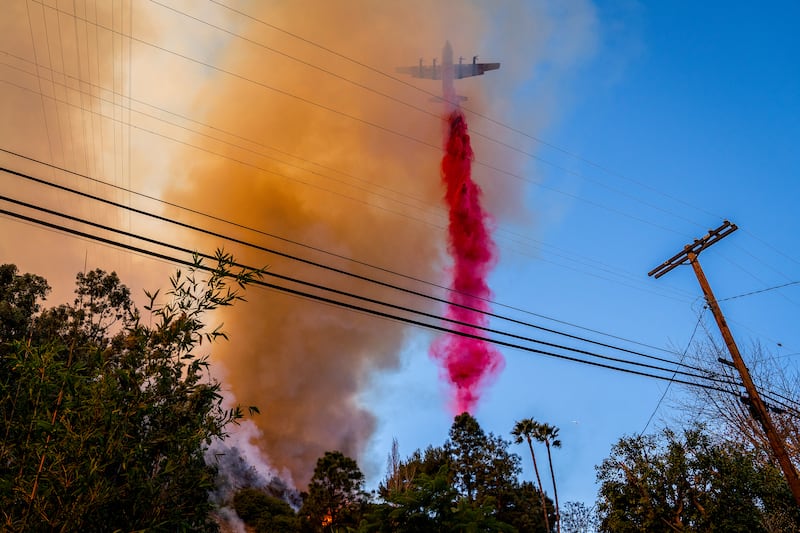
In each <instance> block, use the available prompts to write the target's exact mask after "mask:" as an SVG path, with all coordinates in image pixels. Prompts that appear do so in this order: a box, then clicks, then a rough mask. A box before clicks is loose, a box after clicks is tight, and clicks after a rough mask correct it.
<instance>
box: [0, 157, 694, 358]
mask: <svg viewBox="0 0 800 533" xmlns="http://www.w3.org/2000/svg"><path fill="white" fill-rule="evenodd" d="M0 171H3V172H7V173H9V174H13V175H15V176H18V177H20V178H23V179H27V180H29V181H33V182H35V183H39V184H42V185H46V186H50V187H53V188H56V189H59V190H63V191H65V192H69V193H72V194H76V195H79V196H83V197H85V198H88V199H91V200H94V201H98V202H101V203H105V204H107V205H111V206H113V207H116V208H118V209H123V210H127V211H130V212H133V213H136V214H140V215H143V216H147V217H150V218H153V219H156V220H159V221H161V222H167V223H170V224H174V225H177V226H179V227H182V228H185V229H190V230H192V231H197V232H200V233H203V234H206V235H209V236H213V237H216V238H220V239H223V240H226V241H229V242H232V243H236V244H240V245H243V246H247V247H250V248H253V249H256V250H259V251H262V252H266V253H271V254H274V255H278V256H280V257H283V258H286V259H290V260H293V261H297V262H301V263H303V264H307V265H309V266H314V267H317V268H322V269H325V270H328V271H331V272H334V273H337V274H341V275H345V276H348V277H352V278H354V279H358V280H360V281H366V282H369V283H373V284H376V285H379V286H383V287H386V288H391V289H394V290H397V291H400V292H404V293H406V294H411V295H413V296H417V297H422V298H425V299H429V300H432V301H435V302H439V303H444V304H448V305H455V306H457V307H460V308H463V309H466V310H469V311H472V312H475V313H480V314H483V315H486V316H489V317H492V318H497V319H500V320H505V321H508V322H511V323H514V324H517V325H522V326H525V327H530V328H534V329H538V330H540V331H545V332H548V333H552V334H555V335H559V336H564V337H567V338H570V339H573V340H579V341H582V342H587V343H590V344H594V345H597V346H601V347H604V348H609V349H613V350H617V351H620V352H624V353H629V354H631V355H637V356H640V357H644V358H648V359H653V360H658V361H661V362H667V363H670V364H674V361H673V360H669V359H665V358H661V357H657V356H653V355H649V354H645V353H643V352H639V351H635V350H630V349H627V348H622V347H618V346H614V345H611V344H608V343H603V342H600V341H596V340H591V339H588V338H585V337H580V336H577V335H573V334H570V333H565V332H561V331H558V330H555V329H552V328H547V327H544V326H539V325H536V324H532V323H530V322H524V321H521V320H517V319H514V318H510V317H506V316H503V315H499V314H496V313H491V312H486V311H482V310H480V309H476V308H474V307H471V306H467V305H463V304H458V303H453V302H450V301H448V300H445V299H443V298H438V297H435V296H431V295H428V294H425V293H422V292H419V291H415V290H411V289H407V288H404V287H400V286H398V285H394V284H391V283H387V282H383V281H380V280H376V279H374V278H370V277H367V276H363V275H360V274H355V273H351V272H347V271H344V270H342V269H338V268H335V267H331V266H329V265H324V264H322V263H319V262H316V261H310V260H307V259H303V258H300V257H298V256H295V255H292V254H288V253H285V252H281V251H278V250H275V249H271V248H267V247H265V246H261V245H257V244H253V243H250V242H247V241H244V240H241V239H237V238H234V237H230V236H226V235H223V234H221V233H218V232H214V231H211V230H207V229H203V228H200V227H198V226H195V225H192V224H187V223H184V222H180V221H177V220H173V219H170V218H167V217H163V216H160V215H156V214H153V213H149V212H147V211H144V210H141V209H137V208H133V207H130V206H125V205H123V204H120V203H118V202H114V201H111V200H107V199H104V198H101V197H99V196H95V195H91V194H89V193H85V192H82V191H77V190H75V189H72V188H70V187H66V186H64V185H58V184H53V183H51V182H48V181H46V180H43V179H41V178H36V177H34V176H31V175H29V174H25V173H22V172H18V171H14V170H11V169H7V168H4V167H0ZM0 198H2V199H4V200H6V201H10V202H14V203H18V204H21V202H20V201H18V200H14V199H10V198H8V197H5V196H0ZM25 206H26V207H29V208H33V209H40V210H45V208H41V207H37V206H32V205H31V204H27V203H26V204H25ZM47 211H48V212H49V213H50V214H54V215H56V216H62V217H70V215H66V214H63V213H56V212H54V211H51V210H47ZM72 219H73V220H74V221H78V222H82V223H84V224H91V225H96V224H95V223H92V222H89V221H86V220H83V219H78V218H72ZM96 226H97V225H96ZM97 227H100V226H97ZM102 229H105V230H107V231H114V232H117V233H125V235H126V236H128V237H133V238H138V239H143V240H148V241H152V243H153V244H160V245H162V243H161V242H160V241H155V240H152V239H147V238H146V237H142V236H138V235H134V234H131V233H129V232H121V230H116V229H113V228H109V227H106V226H103V227H102ZM182 251H185V252H188V251H187V250H182ZM316 288H322V287H316ZM325 290H329V289H325ZM466 296H469V295H466ZM372 303H375V302H372ZM402 310H404V311H409V309H402ZM411 312H416V311H413V310H411ZM432 317H433V318H440V317H438V316H432ZM446 320H449V319H446ZM461 325H464V326H468V327H475V328H478V329H484V330H485V331H487V332H490V333H497V334H501V335H507V336H511V337H515V338H519V339H521V340H527V341H529V342H536V343H540V344H544V345H548V346H554V347H559V348H563V349H568V350H574V351H579V352H581V353H586V354H591V353H590V352H585V351H580V350H578V349H573V348H568V347H564V346H561V345H557V344H553V343H547V342H546V341H540V340H538V339H531V338H529V337H524V336H517V335H514V334H509V333H506V332H503V331H500V330H494V329H490V328H484V327H482V326H476V325H473V324H466V323H464V324H461ZM592 355H596V354H592ZM631 364H637V365H639V364H643V363H631ZM686 366H687V368H691V367H690V366H688V365H686ZM695 369H696V370H701V371H704V370H702V369H697V368H695Z"/></svg>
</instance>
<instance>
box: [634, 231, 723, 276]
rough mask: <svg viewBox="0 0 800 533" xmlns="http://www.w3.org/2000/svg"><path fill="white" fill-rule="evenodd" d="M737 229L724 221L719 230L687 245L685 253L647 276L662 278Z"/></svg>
mask: <svg viewBox="0 0 800 533" xmlns="http://www.w3.org/2000/svg"><path fill="white" fill-rule="evenodd" d="M737 229H739V228H738V226H737V225H736V224H731V223H730V222H729V221H727V220H726V221H724V222H723V223H722V225H721V226H720V227H718V228H717V229H712V230H708V233H707V234H706V235H705V236H704V237H701V238H699V239H695V240H694V242H693V243H691V244H687V245H686V246H684V247H683V251H681V252H679V253H677V254H675V255H674V256H673V257H670V258H669V259H667V260H666V261H664V262H663V263H661V264H660V265H658V266H657V267H656V268H654V269H653V270H651V271H650V272H648V273H647V275H648V276H652V277H654V278H655V279H658V278H660V277H661V276H663V275H664V274H666V273H667V272H669V271H670V270H672V269H673V268H676V267H678V266H680V265H683V264H686V263H688V262H689V254H694V255H695V256H697V255H698V254H699V253H700V252H702V251H703V250H705V249H706V248H708V247H709V246H711V245H712V244H714V243H716V242H719V241H720V240H722V239H724V238H725V237H727V236H728V235H730V234H731V233H733V232H734V231H736V230H737Z"/></svg>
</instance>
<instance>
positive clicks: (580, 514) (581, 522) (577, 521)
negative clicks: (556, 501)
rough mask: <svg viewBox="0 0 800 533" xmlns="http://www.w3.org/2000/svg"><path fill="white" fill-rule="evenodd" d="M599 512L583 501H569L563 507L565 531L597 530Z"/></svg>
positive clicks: (566, 532)
mask: <svg viewBox="0 0 800 533" xmlns="http://www.w3.org/2000/svg"><path fill="white" fill-rule="evenodd" d="M597 523H598V522H597V512H596V511H595V509H594V508H590V507H587V506H586V504H584V503H582V502H567V503H565V504H564V506H563V507H562V509H561V531H562V532H563V533H591V532H593V531H596V530H597Z"/></svg>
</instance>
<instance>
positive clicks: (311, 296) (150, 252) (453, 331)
mask: <svg viewBox="0 0 800 533" xmlns="http://www.w3.org/2000/svg"><path fill="white" fill-rule="evenodd" d="M0 214H2V215H5V216H9V217H12V218H17V219H19V220H23V221H26V222H29V223H34V224H38V225H41V226H43V227H46V228H48V229H50V230H53V231H59V232H63V233H68V234H71V235H75V236H78V237H82V238H85V239H89V240H93V241H96V242H100V243H104V244H107V245H110V246H113V247H117V248H122V249H125V250H128V251H131V252H135V253H138V254H143V255H147V256H151V257H155V258H158V259H162V260H165V261H168V262H171V263H175V264H180V265H184V266H196V265H195V263H194V262H192V261H188V260H185V259H180V258H177V257H174V256H171V255H168V254H163V253H160V252H156V251H153V250H148V249H144V248H139V247H136V246H133V245H131V244H128V243H123V242H120V241H116V240H113V239H108V238H105V237H101V236H98V235H94V234H91V233H87V232H83V231H79V230H76V229H74V228H69V227H66V226H62V225H59V224H54V223H52V222H47V221H44V220H40V219H36V218H33V217H29V216H26V215H23V214H21V213H15V212H12V211H9V210H7V209H0ZM60 216H64V215H63V214H61V215H60ZM113 231H117V232H118V233H120V232H119V231H118V230H113ZM123 233H124V232H123ZM134 237H136V238H139V239H141V237H139V236H134ZM159 244H161V245H162V246H168V245H164V244H163V243H159ZM184 251H185V252H187V253H192V254H193V255H199V256H201V257H204V258H207V259H212V260H213V259H214V256H213V255H208V254H196V253H195V252H191V251H189V250H184ZM235 266H238V267H241V268H244V269H249V270H255V269H253V268H252V267H248V266H246V265H241V264H236V265H235ZM200 268H201V269H203V270H207V271H211V270H213V269H212V268H211V267H205V266H202V265H201V266H200ZM254 285H257V286H261V287H265V288H269V289H274V290H277V291H280V292H283V293H286V294H290V295H293V296H298V297H302V298H306V299H311V300H315V301H318V302H322V303H327V304H331V305H335V306H338V307H343V308H346V309H350V310H353V311H359V312H362V313H366V314H370V315H374V316H377V317H382V318H387V319H390V320H394V321H399V322H404V323H406V324H410V325H414V326H418V327H422V328H425V329H429V330H434V331H438V332H441V333H447V334H452V335H458V336H461V337H466V338H470V339H475V340H480V341H485V342H489V343H491V344H495V345H497V346H503V347H506V348H511V349H514V350H520V351H524V352H528V353H533V354H538V355H544V356H548V357H553V358H556V359H561V360H566V361H572V362H576V363H581V364H587V365H590V366H594V367H598V368H605V369H609V370H615V371H619V372H624V373H628V374H633V375H638V376H642V377H649V378H653V379H660V380H664V381H670V380H671V378H669V377H667V376H661V375H658V374H651V373H648V372H644V371H640V370H633V369H630V368H623V367H617V366H614V365H611V364H607V363H600V362H597V361H588V360H584V359H580V358H578V357H573V356H569V355H565V354H561V353H556V352H551V351H547V350H540V349H537V348H532V347H530V346H523V345H520V344H515V343H512V342H508V341H502V340H499V339H494V338H486V337H484V336H482V335H478V334H475V333H471V332H469V331H463V330H459V329H451V328H448V327H445V326H439V325H435V324H430V323H427V322H422V321H419V320H415V319H411V318H408V317H404V316H399V315H394V314H392V313H388V312H384V311H380V310H377V309H373V308H369V307H364V306H360V305H356V304H352V303H348V302H343V301H340V300H336V299H333V298H327V297H324V296H320V295H318V294H313V293H309V292H304V291H301V290H298V289H292V288H289V287H285V286H281V285H276V284H274V283H268V282H265V281H263V280H256V281H254ZM353 296H354V297H355V295H353ZM437 318H438V319H440V320H447V319H446V318H444V317H437ZM454 322H456V323H457V324H458V322H457V321H454ZM470 327H472V326H470ZM595 357H601V358H604V359H609V360H612V361H613V360H615V358H606V357H603V356H599V355H595ZM621 362H623V363H625V364H636V363H633V362H630V361H621ZM639 366H645V367H650V366H651V365H641V364H640V365H639ZM653 368H657V369H658V370H661V371H669V370H668V369H666V368H660V367H653ZM689 376H690V377H694V378H695V379H700V380H709V381H716V380H714V379H712V378H709V377H706V376H699V375H689ZM672 381H673V382H675V383H680V384H684V385H688V386H693V387H700V388H704V389H709V390H716V391H719V392H727V390H726V389H724V388H721V387H718V386H716V385H712V384H708V383H704V382H700V381H688V380H681V379H672ZM725 383H728V384H732V383H731V382H725Z"/></svg>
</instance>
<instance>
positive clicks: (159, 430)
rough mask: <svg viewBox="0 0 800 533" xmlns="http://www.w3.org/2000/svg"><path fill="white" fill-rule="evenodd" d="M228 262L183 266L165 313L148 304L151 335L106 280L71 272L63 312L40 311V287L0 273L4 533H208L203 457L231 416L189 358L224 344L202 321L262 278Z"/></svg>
mask: <svg viewBox="0 0 800 533" xmlns="http://www.w3.org/2000/svg"><path fill="white" fill-rule="evenodd" d="M234 265H235V263H234V260H233V258H232V257H231V256H230V255H228V254H225V253H223V252H219V251H218V252H217V256H216V265H215V266H214V267H206V266H205V265H203V264H202V262H201V261H200V259H199V258H195V262H194V265H193V267H192V268H191V269H189V271H188V275H183V274H181V272H178V273H177V274H176V275H174V276H173V277H172V278H171V279H170V282H171V289H170V290H169V292H168V293H167V296H168V298H169V301H168V302H167V303H164V304H159V303H158V292H155V293H153V294H147V296H148V297H149V303H148V305H147V306H146V307H145V310H146V311H148V312H149V316H150V322H151V325H144V324H143V320H142V319H141V315H140V312H139V311H138V310H137V309H136V307H135V305H134V304H133V301H132V299H131V295H130V291H129V290H128V288H127V287H125V285H123V284H122V283H121V282H120V280H119V278H118V277H117V275H116V274H115V273H110V274H108V273H106V272H104V271H102V270H99V269H98V270H94V271H91V272H88V273H85V274H84V273H81V274H78V276H77V283H76V285H77V287H76V291H75V293H76V298H75V300H74V302H73V303H72V304H65V305H60V306H58V307H54V308H51V309H46V310H44V311H41V309H40V304H39V303H38V302H39V301H40V300H41V299H43V298H44V297H45V295H46V294H47V292H48V291H49V287H48V286H47V283H46V281H45V280H44V279H43V278H40V277H38V276H32V275H30V274H25V275H20V274H18V273H17V269H16V267H15V266H14V265H3V266H2V267H0V298H2V299H1V300H0V416H1V417H2V420H3V426H2V428H3V429H2V433H0V438H2V440H0V520H1V521H2V524H3V529H4V530H9V531H41V530H51V529H59V530H62V531H63V530H69V531H96V530H103V531H113V530H117V529H121V530H131V529H154V530H168V531H176V530H196V529H212V530H213V529H215V524H214V523H213V521H211V519H210V512H211V510H212V508H213V506H212V504H211V502H209V499H208V493H209V491H210V490H211V489H212V488H213V487H214V482H215V470H214V468H212V467H209V466H207V465H206V463H205V461H204V457H203V455H204V451H205V449H206V448H207V446H208V444H209V443H210V442H211V439H213V438H222V437H224V436H225V427H226V426H227V425H228V424H229V423H231V422H234V421H236V420H237V419H239V418H240V417H241V416H242V413H241V411H240V409H239V408H234V409H223V407H222V397H221V395H220V390H219V389H220V385H219V384H218V383H217V382H215V381H213V380H211V379H210V378H209V377H208V375H207V372H206V370H207V366H208V361H207V356H201V355H198V354H197V353H195V350H196V349H197V348H198V347H199V346H200V345H201V344H202V343H203V342H204V341H212V340H214V339H216V338H218V337H221V336H222V337H224V333H223V332H222V331H220V329H219V328H216V329H213V330H210V331H209V330H207V329H206V327H205V325H204V323H203V319H202V317H203V314H204V313H205V312H207V311H210V310H213V309H216V308H218V307H221V306H228V305H232V304H233V303H234V302H235V301H237V300H241V299H242V298H241V296H240V294H239V290H240V289H241V288H244V287H245V285H247V284H248V283H250V282H251V281H252V280H253V279H254V278H255V277H257V276H260V275H261V272H260V271H245V270H242V271H240V272H238V273H234V272H233V271H232V269H233V267H234ZM201 274H205V275H204V278H203V279H201V278H200V276H201ZM231 280H234V281H235V285H234V286H231ZM40 311H41V312H40Z"/></svg>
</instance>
